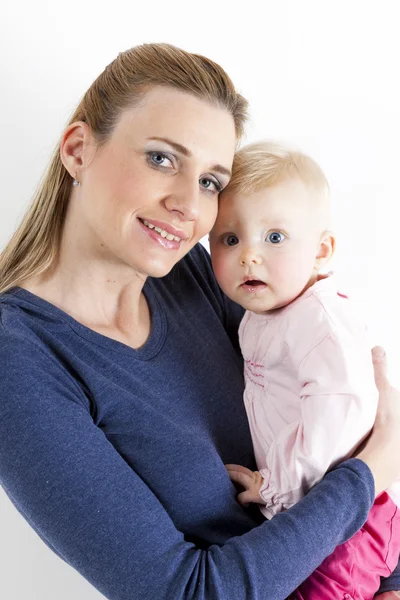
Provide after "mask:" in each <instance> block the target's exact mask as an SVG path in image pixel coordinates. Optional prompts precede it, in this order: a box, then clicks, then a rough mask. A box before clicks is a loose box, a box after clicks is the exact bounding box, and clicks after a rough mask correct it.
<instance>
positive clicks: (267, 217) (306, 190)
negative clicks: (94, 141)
mask: <svg viewBox="0 0 400 600" xmlns="http://www.w3.org/2000/svg"><path fill="white" fill-rule="evenodd" d="M328 213H329V202H328V201H327V199H326V198H325V199H324V198H323V195H322V194H321V192H320V190H317V189H315V188H313V187H311V186H307V185H305V184H304V183H303V182H301V181H300V182H299V181H296V180H288V181H285V182H280V183H279V184H276V185H268V186H264V187H261V188H260V189H257V190H255V191H239V190H234V189H231V190H228V191H227V192H224V193H223V194H221V197H220V203H219V213H218V219H217V223H219V224H222V221H223V222H224V223H226V224H228V223H230V224H231V225H233V224H237V225H240V224H243V223H244V222H247V223H254V224H256V223H259V224H260V225H267V226H273V227H281V228H289V227H294V226H300V225H301V224H307V223H310V224H311V223H312V222H314V221H316V220H318V221H319V220H321V218H323V220H324V221H325V220H326V219H327V218H328Z"/></svg>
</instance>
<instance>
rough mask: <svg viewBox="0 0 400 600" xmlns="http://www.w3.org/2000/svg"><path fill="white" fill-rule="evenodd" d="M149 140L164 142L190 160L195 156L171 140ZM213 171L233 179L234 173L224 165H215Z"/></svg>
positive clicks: (162, 138)
mask: <svg viewBox="0 0 400 600" xmlns="http://www.w3.org/2000/svg"><path fill="white" fill-rule="evenodd" d="M147 139H148V140H150V141H151V140H152V141H156V142H164V143H165V144H168V145H169V146H171V148H174V150H176V151H177V152H180V153H181V154H183V155H184V156H187V157H188V158H190V157H191V156H193V154H192V152H191V151H190V150H189V148H186V146H182V144H179V143H178V142H174V141H173V140H170V139H169V138H164V137H157V136H155V137H149V138H147ZM211 170H212V171H218V172H219V173H221V174H223V175H227V176H228V177H231V175H232V172H231V171H230V170H229V169H227V168H226V167H223V166H222V165H214V166H212V167H211Z"/></svg>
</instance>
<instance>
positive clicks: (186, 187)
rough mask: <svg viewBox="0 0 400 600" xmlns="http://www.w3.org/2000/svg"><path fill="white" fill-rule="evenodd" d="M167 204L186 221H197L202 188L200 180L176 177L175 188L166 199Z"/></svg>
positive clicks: (170, 209)
mask: <svg viewBox="0 0 400 600" xmlns="http://www.w3.org/2000/svg"><path fill="white" fill-rule="evenodd" d="M165 206H166V208H167V209H168V210H169V211H171V212H176V213H178V214H179V216H180V218H181V219H182V220H184V221H196V220H197V219H198V218H199V215H200V189H199V182H198V180H197V179H196V180H194V179H193V178H189V177H187V178H183V177H180V178H176V181H175V182H174V186H173V189H171V190H169V194H168V195H167V197H166V199H165Z"/></svg>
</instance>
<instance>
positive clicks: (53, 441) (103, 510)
mask: <svg viewBox="0 0 400 600" xmlns="http://www.w3.org/2000/svg"><path fill="white" fill-rule="evenodd" d="M0 365H1V377H0V483H1V484H2V486H3V487H4V489H5V491H6V493H7V494H8V495H9V497H10V499H11V500H12V501H13V503H14V504H15V506H16V507H17V508H18V510H19V511H20V512H21V513H22V514H23V516H24V517H25V518H26V519H27V520H28V522H29V523H30V524H31V525H32V527H34V529H35V530H36V532H37V533H38V534H39V535H40V536H41V537H42V539H43V540H44V541H45V542H46V543H47V544H48V545H49V546H50V547H51V548H52V549H53V550H54V551H55V552H57V554H58V555H59V556H60V557H62V558H63V559H64V560H65V561H67V562H68V563H69V564H70V565H71V566H73V567H74V568H75V569H76V570H78V571H79V572H80V573H81V574H82V575H83V576H84V577H85V578H86V579H87V580H88V581H90V582H91V583H92V584H93V585H94V586H95V587H96V588H97V589H98V590H99V591H100V592H101V593H103V594H104V595H105V596H106V597H107V598H109V599H110V600H133V599H134V598H141V599H143V600H154V599H155V598H157V599H158V600H163V599H165V600H167V599H168V600H178V599H179V600H184V599H191V600H214V599H215V600H216V599H217V598H218V599H221V598H227V599H228V598H229V600H231V599H237V600H242V599H243V600H244V599H245V598H246V599H251V600H255V599H259V598H263V600H268V599H271V600H272V599H273V600H279V599H282V600H283V599H284V598H286V597H287V596H288V595H289V593H290V592H291V591H292V590H293V589H295V588H296V587H297V585H298V584H299V583H300V582H301V581H303V580H304V579H305V578H306V577H307V576H308V575H309V574H310V573H311V571H312V570H313V569H314V568H315V567H317V565H318V564H320V563H321V561H322V560H323V559H324V558H325V557H326V556H327V555H328V554H329V553H330V552H331V551H332V550H333V548H334V547H335V546H336V545H338V544H339V543H341V542H343V541H344V540H346V539H348V538H349V537H350V536H351V535H353V534H354V533H355V531H357V530H358V529H359V528H360V527H361V525H362V524H363V523H364V521H365V519H366V517H367V514H368V511H369V509H370V506H371V504H372V502H373V497H374V490H373V480H372V476H371V473H370V471H369V469H368V468H367V466H366V465H365V464H364V463H363V462H361V461H359V460H357V459H353V460H350V461H347V462H346V463H344V464H343V465H341V466H340V467H339V468H337V469H335V470H333V471H332V472H331V473H329V474H328V475H327V476H326V477H325V478H324V480H323V481H322V482H321V483H320V484H319V485H318V486H316V487H315V488H314V489H313V490H312V491H311V492H310V494H309V495H308V496H307V497H306V498H304V499H303V500H302V501H301V502H299V503H298V504H297V505H296V506H295V507H293V509H292V510H290V511H287V512H286V513H283V514H281V515H278V516H277V517H276V519H274V520H273V521H272V522H270V523H269V522H265V523H264V524H262V525H261V526H259V527H256V528H254V529H252V530H251V531H249V532H248V533H245V534H244V535H242V536H238V537H233V538H231V539H230V540H228V541H227V542H226V543H225V544H223V545H222V546H217V545H212V546H209V547H208V548H206V549H204V548H203V549H200V548H199V547H196V545H195V544H194V543H192V542H190V541H187V540H186V539H185V537H184V535H183V534H182V533H181V532H180V531H178V530H177V529H176V527H175V525H174V522H173V519H172V518H171V516H170V515H169V514H168V513H167V511H166V510H165V508H164V506H163V504H162V502H161V501H160V500H159V499H158V498H157V497H156V495H155V494H154V493H153V491H152V489H151V486H150V485H149V484H148V483H147V482H146V481H145V480H144V479H143V478H142V477H141V476H140V475H139V474H138V473H136V472H135V470H134V469H133V468H132V467H131V466H130V465H128V464H127V462H126V461H125V460H124V458H123V456H122V455H121V454H120V453H119V452H117V450H116V449H115V447H114V446H113V444H112V443H110V441H109V440H108V439H107V437H106V436H105V435H104V433H103V431H102V430H101V429H100V428H99V427H97V426H96V425H95V423H94V420H93V419H94V415H93V410H94V407H93V405H92V402H91V397H90V393H89V392H88V391H86V392H85V391H84V390H83V389H82V388H81V387H80V386H78V385H77V383H76V380H74V379H73V378H72V377H71V375H70V374H69V373H68V372H67V371H66V370H65V368H64V366H63V364H62V363H61V362H58V361H57V360H56V359H55V358H54V359H50V358H49V356H48V355H45V353H44V352H42V351H41V350H40V348H38V347H36V346H35V345H33V344H32V346H31V347H30V342H26V341H24V340H23V339H22V338H14V337H8V336H6V335H4V336H2V337H1V344H0ZM171 443H172V440H171ZM337 506H340V507H341V509H340V511H338V510H337Z"/></svg>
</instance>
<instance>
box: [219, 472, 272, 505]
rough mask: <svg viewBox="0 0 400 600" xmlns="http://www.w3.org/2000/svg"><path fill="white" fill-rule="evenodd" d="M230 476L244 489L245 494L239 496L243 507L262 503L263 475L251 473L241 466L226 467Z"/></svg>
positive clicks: (238, 498)
mask: <svg viewBox="0 0 400 600" xmlns="http://www.w3.org/2000/svg"><path fill="white" fill-rule="evenodd" d="M225 468H226V470H227V471H228V475H229V477H230V479H231V481H233V483H235V484H239V485H240V486H241V487H243V488H244V492H241V493H240V494H238V497H237V500H238V502H239V504H241V505H242V506H247V504H249V503H250V502H255V503H258V504H260V503H262V499H261V496H260V489H261V486H262V483H263V478H262V476H261V473H259V472H258V471H250V469H246V467H241V466H240V465H225Z"/></svg>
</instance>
